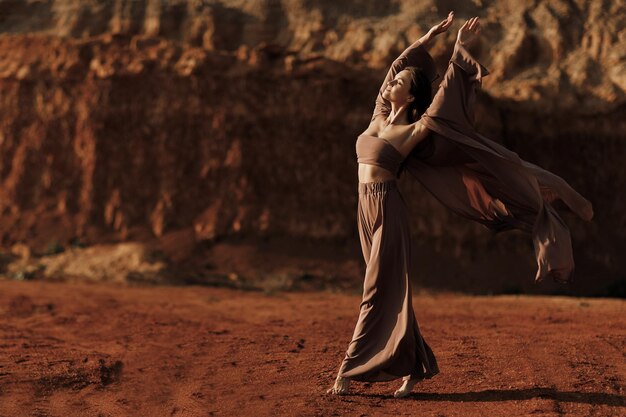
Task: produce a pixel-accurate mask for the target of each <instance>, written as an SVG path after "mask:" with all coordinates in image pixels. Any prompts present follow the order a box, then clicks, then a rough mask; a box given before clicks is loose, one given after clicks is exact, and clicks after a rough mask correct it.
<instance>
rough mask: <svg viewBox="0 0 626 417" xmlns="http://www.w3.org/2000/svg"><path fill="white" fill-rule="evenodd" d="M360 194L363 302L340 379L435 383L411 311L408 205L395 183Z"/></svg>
mask: <svg viewBox="0 0 626 417" xmlns="http://www.w3.org/2000/svg"><path fill="white" fill-rule="evenodd" d="M358 193H359V200H358V229H359V237H360V240H361V248H362V250H363V257H364V259H365V263H366V271H365V279H364V282H363V299H362V302H361V305H360V311H359V318H358V320H357V323H356V326H355V329H354V334H353V335H352V340H351V341H350V343H349V345H348V349H347V351H346V355H345V358H344V360H343V361H342V363H341V367H340V369H339V373H338V375H339V376H341V377H345V378H350V379H352V380H355V381H370V382H374V381H390V380H393V379H397V378H403V379H404V380H407V379H418V380H419V379H427V378H431V377H432V376H434V375H436V374H437V373H439V368H438V366H437V360H436V359H435V355H434V354H433V352H432V350H431V348H430V346H428V344H427V343H426V341H425V340H424V338H423V337H422V335H421V332H420V329H419V326H418V323H417V320H416V318H415V313H414V310H413V300H412V293H411V279H410V278H411V277H410V275H411V265H410V259H411V258H410V256H411V237H410V229H409V217H408V210H407V206H406V203H405V201H404V198H403V197H402V195H401V194H400V191H399V189H398V186H397V181H396V180H395V179H393V180H388V181H384V182H368V183H359V184H358Z"/></svg>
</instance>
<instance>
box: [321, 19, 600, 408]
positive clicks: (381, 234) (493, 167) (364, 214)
mask: <svg viewBox="0 0 626 417" xmlns="http://www.w3.org/2000/svg"><path fill="white" fill-rule="evenodd" d="M453 19H454V15H453V12H450V14H449V15H448V17H447V18H446V19H445V20H444V21H442V22H441V23H440V24H438V25H436V26H434V27H433V28H431V30H430V31H429V32H428V33H427V34H426V35H425V36H424V37H422V38H421V39H419V40H418V41H417V42H415V43H414V44H412V45H411V46H409V47H408V48H407V49H406V50H405V51H404V52H403V53H402V54H401V55H400V56H399V57H398V58H397V59H396V60H395V61H394V63H393V64H392V66H391V68H390V70H389V71H388V73H387V77H386V78H385V81H384V82H383V85H382V87H381V89H380V91H379V94H378V97H377V99H376V106H375V109H374V114H373V116H372V119H371V123H370V125H369V127H368V128H367V129H366V130H365V131H364V132H363V133H362V134H361V135H359V137H358V139H357V143H356V151H357V160H358V162H359V184H358V193H359V200H358V210H357V212H358V229H359V236H360V241H361V247H362V251H363V256H364V259H365V262H366V266H367V267H366V272H365V280H364V285H363V299H362V302H361V305H360V313H359V318H358V320H357V324H356V326H355V329H354V334H353V336H352V340H351V342H350V344H349V345H348V349H347V351H346V355H345V358H344V360H343V361H342V363H341V366H340V369H339V372H338V374H337V378H336V380H335V384H334V386H333V387H331V388H330V389H328V390H327V392H328V393H333V394H346V393H347V392H348V389H349V383H350V380H356V381H370V382H375V381H389V380H394V379H397V378H400V377H402V379H403V385H402V386H401V387H400V388H399V389H398V390H396V391H395V392H394V396H395V397H405V396H407V395H408V394H409V393H410V391H411V389H412V388H413V386H414V385H415V384H416V383H417V382H418V381H420V380H423V379H427V378H432V377H433V376H434V375H436V374H438V373H439V368H438V364H437V361H436V358H435V356H434V354H433V352H432V350H431V348H430V347H429V345H428V344H427V343H426V341H425V340H424V339H423V337H422V336H421V332H420V330H419V326H418V323H417V320H416V319H415V314H414V311H413V305H412V293H411V282H410V271H411V268H410V253H411V250H410V247H411V243H410V233H409V220H408V213H407V208H406V204H405V201H404V199H403V197H402V196H401V194H400V192H399V190H398V188H397V183H396V177H399V176H400V174H401V173H402V172H403V171H404V170H407V171H408V172H409V173H410V174H411V175H412V176H413V177H415V178H416V179H417V180H418V181H419V182H420V183H421V184H422V185H424V186H425V188H426V189H428V190H429V192H431V193H432V194H433V195H434V196H435V197H436V198H437V199H438V200H439V201H440V202H441V203H442V204H444V205H445V206H446V207H448V208H449V209H450V210H452V211H453V212H455V213H457V214H459V215H461V216H463V217H465V218H468V219H471V220H474V221H477V222H480V223H482V224H483V225H485V226H486V227H488V228H489V229H491V230H493V231H495V232H496V233H497V232H501V231H504V230H510V229H520V230H524V231H527V232H529V233H532V235H533V243H534V245H535V253H536V257H537V263H538V271H537V275H536V277H535V280H536V281H540V280H542V279H543V278H545V277H546V276H551V277H552V278H553V279H554V280H555V281H558V282H569V281H571V278H572V273H573V270H574V261H573V258H572V250H571V241H570V236H569V231H568V229H567V226H566V225H565V223H564V222H563V221H562V220H561V218H560V216H559V215H558V213H557V212H556V210H555V209H554V208H553V207H552V205H551V204H550V203H551V202H554V201H556V200H557V199H560V200H562V201H563V202H564V203H565V204H566V205H567V207H566V208H567V209H569V210H571V211H572V212H574V213H576V214H577V215H579V216H580V217H581V218H583V219H585V220H587V221H590V220H591V218H592V217H593V210H592V206H591V203H590V202H589V201H587V200H586V199H585V198H584V197H582V196H581V195H580V194H578V193H577V192H576V191H575V190H574V189H573V188H571V187H570V186H569V184H567V182H565V181H564V180H563V179H562V178H560V177H558V176H556V175H554V174H552V173H550V172H549V171H546V170H544V169H542V168H540V167H538V166H537V165H534V164H531V163H529V162H526V161H524V160H522V159H520V158H519V156H518V155H517V154H516V153H515V152H512V151H510V150H508V149H506V148H505V147H503V146H502V145H499V144H498V143H496V142H494V141H492V140H490V139H488V138H485V137H484V136H482V135H480V134H478V133H477V132H476V131H475V130H474V128H473V122H474V120H473V119H474V115H473V105H474V102H475V100H476V89H477V88H478V86H479V85H480V83H481V79H482V77H483V76H485V75H487V74H489V72H488V70H487V69H486V68H485V67H484V66H482V65H481V64H480V63H478V62H477V61H476V60H475V59H474V58H473V57H472V56H471V54H470V53H469V52H468V51H467V50H466V49H465V46H466V45H467V44H468V43H470V42H471V41H473V40H474V39H475V38H476V36H477V35H478V33H479V32H480V23H479V21H478V18H477V17H474V18H472V19H469V20H468V21H467V22H465V24H464V25H463V26H462V27H461V28H460V29H459V32H458V36H457V39H456V43H455V47H454V52H453V54H452V58H451V59H450V63H449V65H448V69H447V70H446V73H445V75H444V78H443V80H442V81H441V84H440V85H439V88H438V90H437V93H436V95H435V97H434V99H432V102H431V83H432V82H433V81H435V80H436V79H437V78H438V74H437V72H436V70H435V65H434V63H433V60H432V58H431V57H430V55H429V54H428V52H426V50H425V49H424V47H423V45H424V44H426V43H427V42H428V41H429V40H430V39H432V38H433V37H434V36H436V35H437V34H439V33H442V32H444V31H446V30H447V28H448V27H449V26H450V25H451V24H452V21H453Z"/></svg>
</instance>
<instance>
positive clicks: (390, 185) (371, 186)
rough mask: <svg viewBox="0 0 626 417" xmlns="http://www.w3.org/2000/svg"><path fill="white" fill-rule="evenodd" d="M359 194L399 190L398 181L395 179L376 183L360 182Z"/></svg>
mask: <svg viewBox="0 0 626 417" xmlns="http://www.w3.org/2000/svg"><path fill="white" fill-rule="evenodd" d="M358 188H359V194H370V193H382V192H385V191H389V190H395V189H396V188H398V181H397V180H396V179H395V178H394V179H390V180H385V181H376V182H359V186H358Z"/></svg>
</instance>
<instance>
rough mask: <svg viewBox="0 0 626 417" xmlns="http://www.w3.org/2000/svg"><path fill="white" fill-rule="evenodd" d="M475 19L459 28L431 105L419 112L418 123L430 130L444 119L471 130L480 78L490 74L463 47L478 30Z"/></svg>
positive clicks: (476, 19)
mask: <svg viewBox="0 0 626 417" xmlns="http://www.w3.org/2000/svg"><path fill="white" fill-rule="evenodd" d="M479 31H480V28H479V23H478V18H472V19H470V20H468V21H467V22H465V24H464V25H463V27H461V29H460V30H459V36H458V37H457V40H456V43H455V45H454V51H453V52H452V57H451V58H450V63H449V64H448V69H447V70H446V73H445V75H444V77H443V80H442V81H441V84H440V85H439V88H438V90H437V92H436V93H435V97H434V98H433V101H432V103H431V105H430V106H429V107H428V109H426V112H425V113H424V114H423V115H422V118H421V119H420V121H419V122H420V123H421V124H422V125H424V126H425V127H427V128H429V129H431V130H435V129H433V127H434V125H433V123H432V122H433V121H434V122H437V121H441V122H447V123H449V124H451V125H453V126H456V127H457V128H461V129H473V127H474V107H475V103H476V91H477V90H478V88H479V87H480V84H481V82H482V77H484V76H486V75H488V74H489V71H488V70H487V68H485V67H484V66H483V65H482V64H480V63H479V62H478V61H477V60H476V59H475V58H474V57H473V56H472V55H471V54H470V53H469V51H468V50H467V49H465V46H466V45H467V44H468V43H470V42H471V41H472V40H473V39H474V37H475V36H476V35H477V34H478V33H479Z"/></svg>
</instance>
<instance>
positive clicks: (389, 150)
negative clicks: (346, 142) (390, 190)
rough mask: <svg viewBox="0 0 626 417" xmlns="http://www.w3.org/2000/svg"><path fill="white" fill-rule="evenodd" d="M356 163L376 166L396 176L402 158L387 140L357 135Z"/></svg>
mask: <svg viewBox="0 0 626 417" xmlns="http://www.w3.org/2000/svg"><path fill="white" fill-rule="evenodd" d="M356 156H357V162H359V163H361V164H370V165H376V166H379V167H382V168H385V169H386V170H388V171H390V172H392V173H393V174H394V175H398V170H399V169H400V165H401V164H402V161H403V160H404V157H403V156H402V154H401V153H400V151H398V150H397V149H396V147H395V146H393V145H392V144H391V143H390V142H389V141H388V140H387V139H385V138H379V137H376V136H371V135H364V134H362V135H359V137H358V138H357V140H356Z"/></svg>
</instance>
